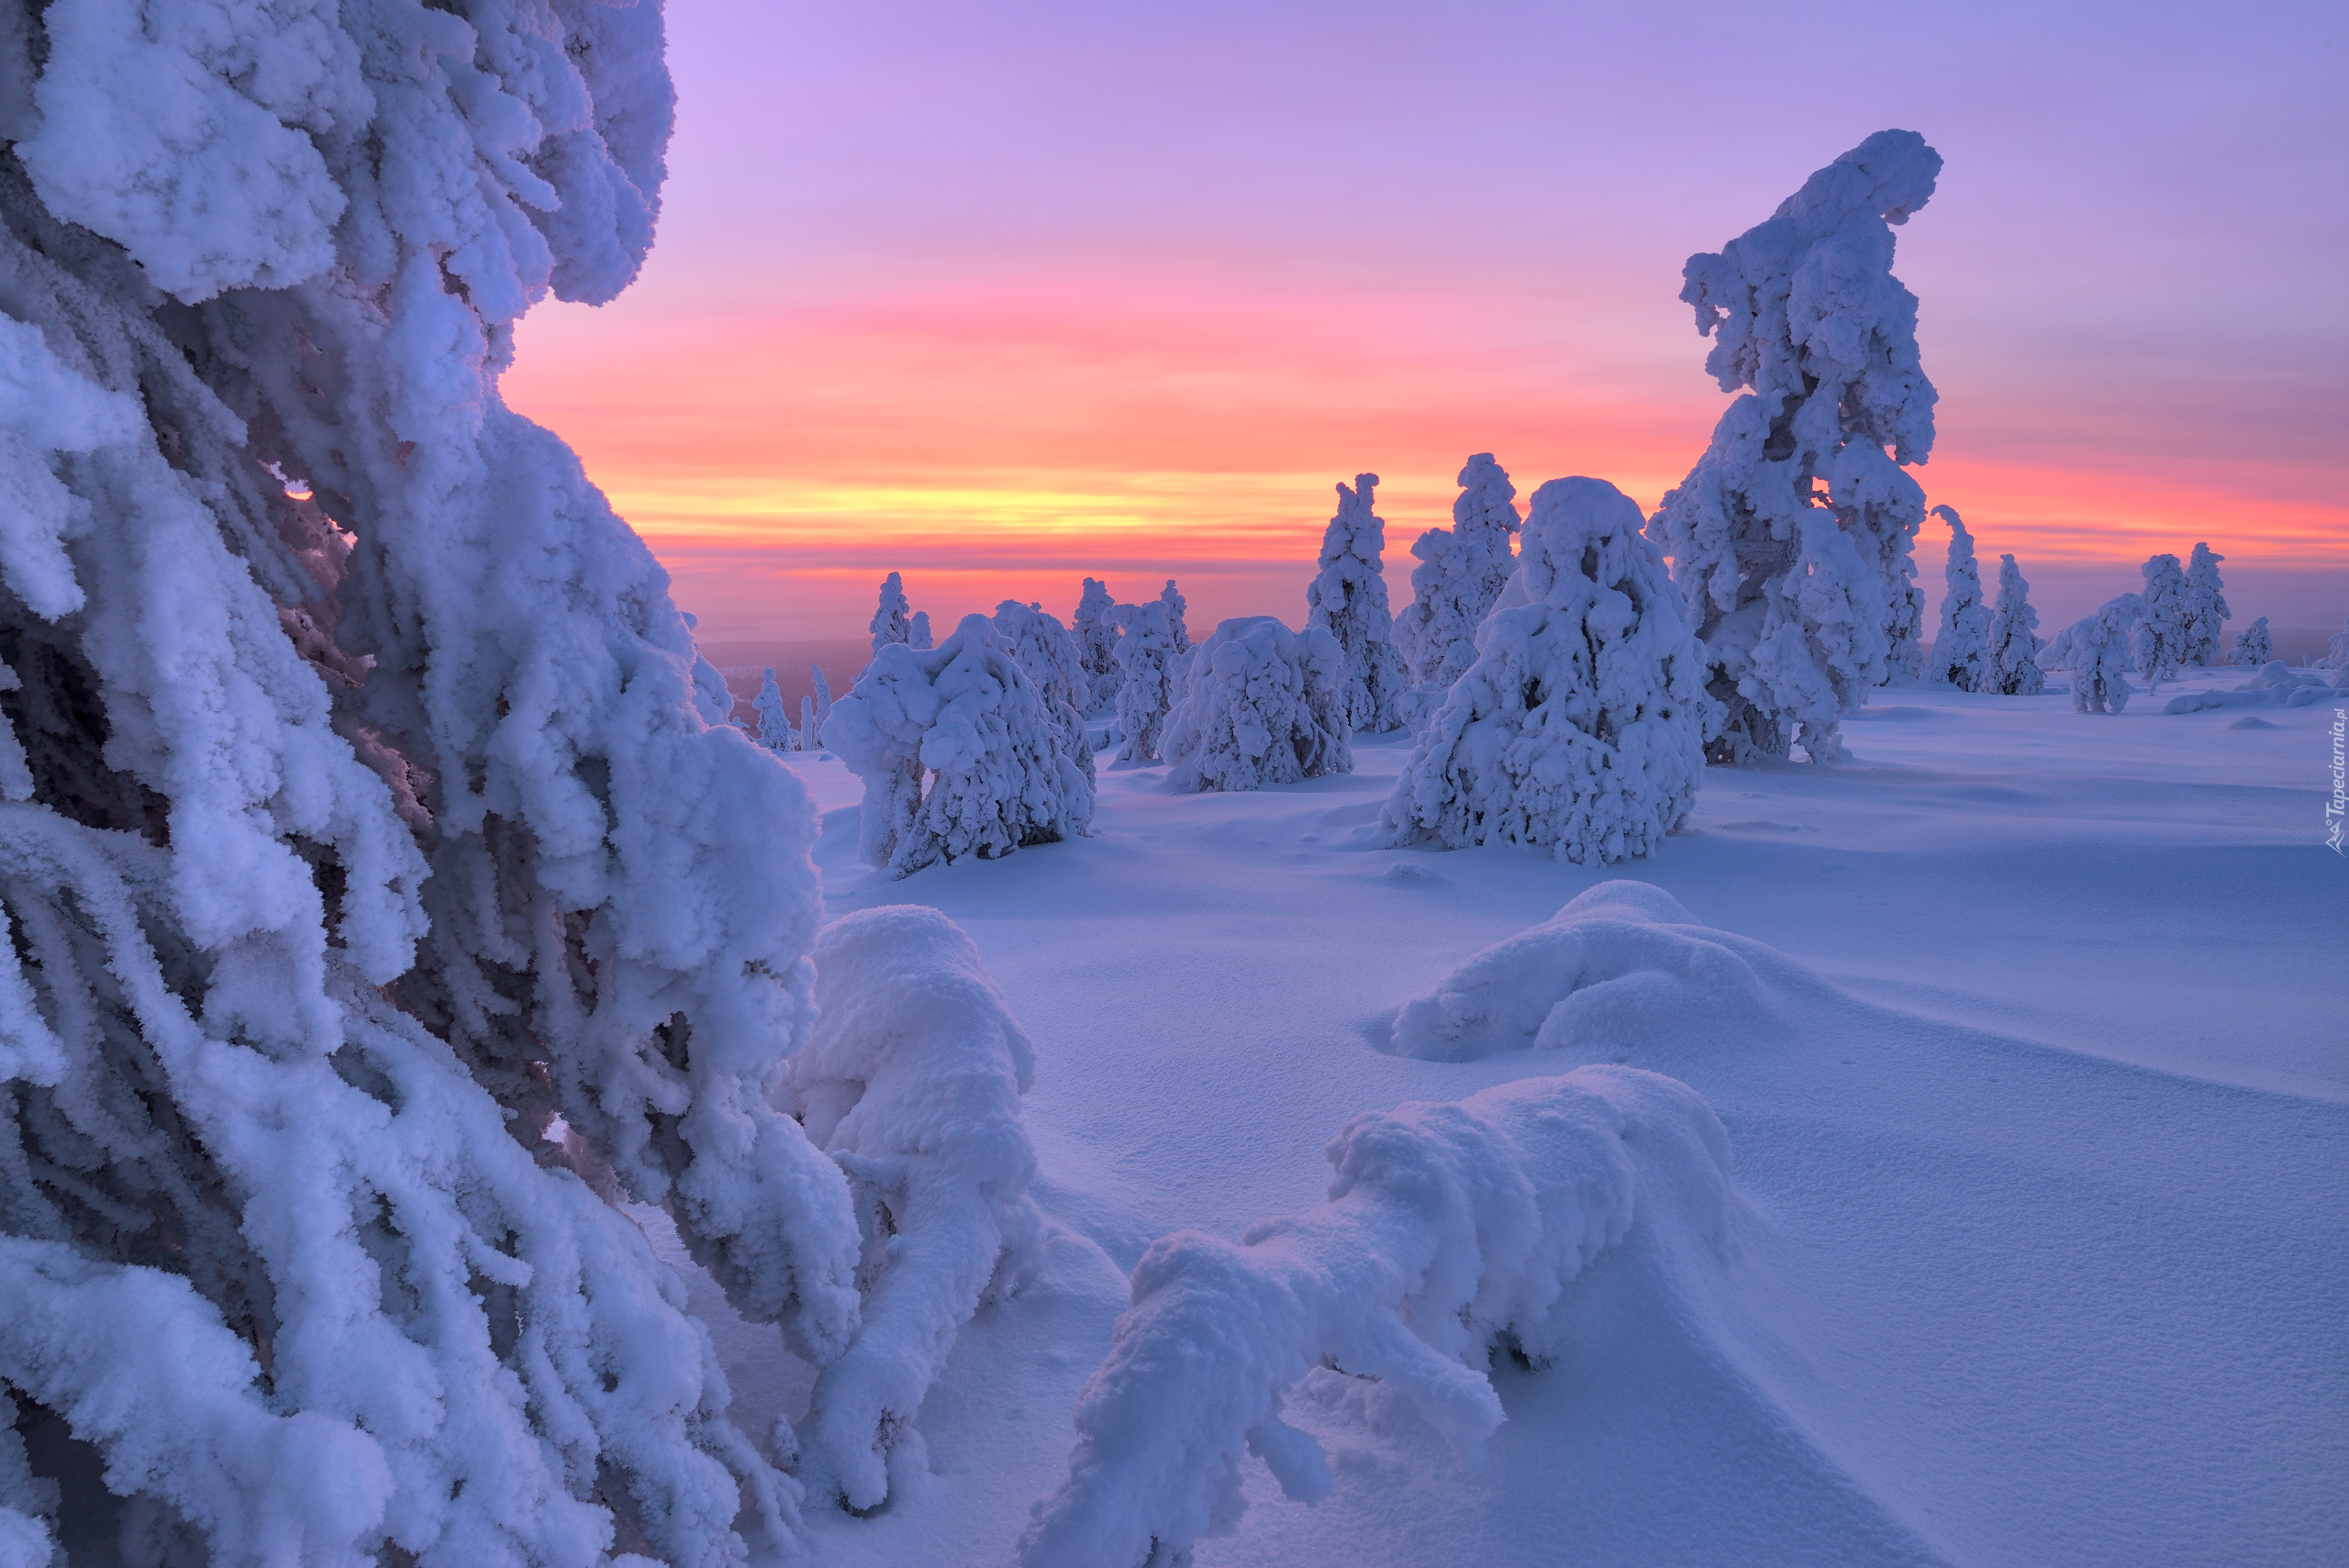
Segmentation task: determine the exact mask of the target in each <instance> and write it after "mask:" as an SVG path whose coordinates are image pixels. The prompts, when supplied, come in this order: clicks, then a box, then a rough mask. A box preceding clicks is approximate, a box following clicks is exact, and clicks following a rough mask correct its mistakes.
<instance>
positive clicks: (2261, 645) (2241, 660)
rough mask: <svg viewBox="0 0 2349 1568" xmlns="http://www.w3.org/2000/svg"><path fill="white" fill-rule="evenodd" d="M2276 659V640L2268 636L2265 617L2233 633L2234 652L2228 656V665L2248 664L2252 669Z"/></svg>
mask: <svg viewBox="0 0 2349 1568" xmlns="http://www.w3.org/2000/svg"><path fill="white" fill-rule="evenodd" d="M2275 657H2276V639H2274V638H2273V637H2271V636H2269V635H2268V632H2267V617H2266V616H2261V617H2259V618H2258V619H2257V620H2255V621H2253V622H2252V623H2251V624H2250V625H2249V626H2247V627H2245V628H2243V629H2242V630H2241V631H2239V632H2237V633H2235V646H2234V651H2233V652H2232V654H2230V655H2229V657H2228V660H2227V662H2229V663H2230V664H2248V665H2250V666H2252V667H2253V668H2254V669H2256V668H2258V667H2259V666H2260V665H2263V664H2266V662H2269V661H2270V660H2272V659H2274V658H2275Z"/></svg>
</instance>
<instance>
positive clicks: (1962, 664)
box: [1932, 506, 2013, 692]
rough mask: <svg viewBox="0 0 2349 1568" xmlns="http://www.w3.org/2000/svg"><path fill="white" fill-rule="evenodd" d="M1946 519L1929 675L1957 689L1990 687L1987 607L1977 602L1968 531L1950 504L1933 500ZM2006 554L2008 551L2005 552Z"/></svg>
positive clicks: (1978, 583)
mask: <svg viewBox="0 0 2349 1568" xmlns="http://www.w3.org/2000/svg"><path fill="white" fill-rule="evenodd" d="M1933 516H1935V517H1939V518H1941V519H1942V520H1943V522H1945V523H1947V524H1948V525H1949V563H1948V564H1947V565H1946V566H1945V567H1944V568H1943V583H1944V584H1946V586H1945V589H1944V591H1943V595H1942V623H1941V629H1940V630H1939V631H1938V632H1937V633H1936V634H1935V635H1934V637H1933V651H1932V677H1933V679H1935V680H1937V681H1945V682H1947V683H1948V684H1951V685H1953V686H1955V687H1956V688H1957V689H1958V690H1959V691H1961V692H1979V691H1985V690H1987V689H1989V688H1990V687H1991V685H1992V684H1993V683H1994V681H1995V678H1996V677H1995V675H1994V673H1993V672H1994V669H1995V666H1994V664H1993V662H1992V660H1991V655H1990V612H1989V611H1988V610H1987V609H1986V608H1984V607H1983V604H1982V573H1981V570H1980V568H1978V567H1977V566H1976V564H1975V562H1974V536H1973V535H1972V534H1969V533H1967V532H1966V531H1965V522H1964V521H1963V520H1962V519H1961V518H1960V517H1958V515H1957V508H1956V507H1954V506H1936V507H1934V508H1933ZM2008 559H2009V560H2010V561H2011V560H2012V559H2013V557H2011V556H2009V558H2008Z"/></svg>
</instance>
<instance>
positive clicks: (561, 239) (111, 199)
mask: <svg viewBox="0 0 2349 1568" xmlns="http://www.w3.org/2000/svg"><path fill="white" fill-rule="evenodd" d="M462 13H463V14H462V15H460V14H458V12H457V11H456V10H455V9H452V8H448V7H439V6H419V5H412V4H406V3H405V0H400V3H395V0H344V3H342V4H341V5H340V6H326V5H321V4H302V3H298V0H297V3H289V4H262V3H261V0H184V3H181V4H175V5H171V6H146V7H140V8H133V7H129V6H124V5H118V4H109V3H106V0H51V3H50V4H48V5H46V6H29V5H27V4H25V3H24V0H0V17H5V18H6V21H7V23H8V25H7V26H6V27H5V28H0V79H4V80H5V81H6V83H7V88H6V94H5V96H0V113H4V114H5V117H6V128H5V131H0V135H5V136H6V137H8V138H12V139H13V141H12V144H11V145H9V146H8V147H6V149H5V150H0V366H5V369H0V428H5V430H6V435H5V437H0V468H5V469H6V482H5V483H6V491H7V495H8V497H9V499H8V502H7V504H6V506H0V661H4V662H5V663H6V667H7V670H8V672H9V673H8V676H7V678H6V681H0V685H5V686H6V688H7V690H6V695H5V697H0V713H5V717H6V720H7V723H6V727H5V728H6V735H5V740H4V741H0V903H5V905H6V910H7V915H8V918H9V925H10V929H11V932H12V934H13V937H14V940H13V941H12V942H11V943H10V944H7V946H6V949H5V950H0V1019H5V1022H0V1383H5V1384H6V1386H7V1388H8V1390H9V1392H10V1396H11V1399H10V1401H9V1402H10V1403H11V1404H13V1405H15V1406H16V1407H17V1411H18V1413H19V1414H20V1417H21V1418H22V1420H25V1421H29V1422H35V1423H39V1422H46V1421H62V1422H63V1423H64V1424H65V1425H66V1426H67V1427H68V1428H69V1429H70V1430H71V1431H72V1435H73V1436H74V1437H75V1438H76V1439H78V1440H83V1441H85V1442H88V1443H91V1444H93V1445H95V1447H96V1449H97V1450H98V1451H100V1453H101V1454H102V1456H103V1457H104V1459H105V1460H106V1465H107V1469H106V1475H107V1478H108V1481H109V1484H110V1485H113V1486H114V1487H115V1488H117V1490H118V1491H119V1492H121V1493H124V1494H135V1495H136V1497H135V1499H134V1500H133V1502H132V1504H130V1505H128V1506H127V1507H126V1514H127V1515H128V1514H131V1513H137V1514H139V1516H140V1517H139V1518H138V1519H137V1520H136V1521H135V1522H136V1523H137V1525H138V1529H137V1530H136V1532H135V1533H136V1534H138V1535H139V1538H140V1540H143V1541H144V1542H145V1544H146V1546H147V1547H149V1548H151V1549H152V1550H151V1551H148V1552H146V1553H145V1555H146V1557H147V1559H148V1560H149V1561H160V1560H162V1559H163V1558H166V1557H168V1558H169V1559H170V1560H172V1561H208V1562H216V1563H220V1564H224V1565H228V1564H262V1563H272V1564H275V1563H293V1562H299V1563H303V1564H324V1565H342V1564H349V1565H351V1568H356V1565H357V1564H359V1563H362V1562H382V1561H397V1562H414V1563H417V1564H421V1565H425V1568H481V1565H485V1564H507V1563H512V1564H521V1563H530V1564H571V1565H578V1568H587V1565H590V1564H595V1563H598V1562H606V1561H607V1560H609V1559H610V1558H612V1557H613V1556H614V1555H615V1554H618V1553H623V1552H634V1553H640V1554H649V1555H651V1556H656V1557H658V1558H659V1559H661V1560H662V1561H663V1562H667V1563H670V1564H673V1565H679V1568H682V1565H685V1564H696V1565H700V1564H711V1565H715V1564H719V1563H725V1562H739V1561H740V1560H741V1559H742V1557H743V1555H744V1552H745V1545H744V1543H743V1541H742V1540H740V1539H739V1538H738V1536H737V1534H736V1529H737V1521H738V1518H739V1519H740V1520H742V1521H744V1523H745V1524H746V1525H747V1526H748V1527H749V1528H751V1529H753V1530H754V1531H755V1530H760V1529H763V1530H764V1531H766V1532H768V1533H770V1534H783V1533H786V1532H788V1530H789V1529H790V1526H791V1520H792V1517H793V1515H794V1513H795V1511H796V1503H795V1498H796V1486H795V1485H793V1484H792V1483H791V1482H789V1481H788V1480H787V1479H785V1477H782V1476H780V1475H779V1474H777V1473H775V1472H774V1469H773V1468H772V1467H771V1466H770V1465H769V1463H768V1462H767V1461H766V1460H765V1459H764V1458H763V1457H762V1456H761V1454H760V1453H759V1451H757V1450H756V1449H755V1448H754V1447H753V1446H752V1444H751V1442H749V1441H748V1440H745V1439H744V1438H743V1437H742V1436H741V1435H740V1434H739V1433H738V1432H737V1431H736V1430H735V1429H734V1427H733V1425H732V1424H731V1422H730V1420H729V1418H728V1415H727V1407H728V1396H727V1391H726V1385H725V1382H724V1380H723V1378H722V1376H721V1375H720V1373H719V1372H718V1365H717V1362H716V1358H715V1356H714V1354H713V1353H712V1350H711V1346H710V1341H709V1339H708V1337H707V1334H706V1332H705V1331H704V1330H703V1329H702V1327H701V1325H700V1324H699V1323H697V1322H696V1321H695V1320H694V1319H692V1318H689V1317H687V1316H685V1313H684V1312H683V1310H682V1309H681V1305H680V1304H681V1303H682V1302H683V1300H684V1295H683V1292H682V1289H681V1287H680V1284H679V1282H678V1281H677V1279H676V1278H675V1277H674V1274H673V1273H671V1272H670V1271H669V1270H668V1269H667V1268H665V1267H664V1266H663V1265H662V1263H661V1262H659V1261H658V1260H657V1259H656V1258H655V1256H654V1255H653V1253H652V1251H651V1249H650V1247H649V1246H648V1244H647V1242H646V1240H645V1239H644V1237H643V1235H642V1233H641V1231H640V1229H638V1227H637V1226H636V1225H635V1224H634V1223H633V1222H632V1221H630V1220H629V1219H627V1218H623V1217H622V1216H620V1215H619V1214H618V1212H617V1211H616V1210H615V1209H614V1208H613V1207H611V1206H610V1204H609V1203H608V1202H607V1198H606V1197H605V1196H603V1195H615V1196H616V1195H621V1194H626V1195H633V1196H634V1197H636V1198H638V1199H640V1200H642V1201H644V1202H647V1203H653V1204H659V1205H662V1206H663V1207H666V1208H667V1210H668V1212H669V1213H670V1214H671V1215H672V1216H673V1217H674V1219H675V1221H676V1224H677V1228H678V1229H679V1230H680V1232H681V1233H682V1234H683V1236H684V1238H685V1241H686V1243H687V1245H688V1246H690V1247H691V1249H692V1250H693V1251H694V1253H695V1255H696V1257H697V1258H698V1259H700V1260H701V1261H702V1262H704V1263H705V1264H707V1266H708V1267H709V1268H710V1269H711V1271H712V1272H713V1273H715V1274H716V1276H717V1277H718V1280H719V1281H720V1282H721V1283H722V1284H724V1286H725V1287H726V1289H727V1291H728V1293H729V1296H731V1297H732V1299H733V1301H734V1303H735V1304H736V1305H737V1306H738V1307H740V1309H741V1311H742V1312H743V1313H744V1314H745V1315H746V1316H749V1317H751V1318H755V1319H763V1320H769V1321H774V1320H780V1321H781V1322H782V1323H784V1325H785V1328H786V1329H787V1330H788V1331H789V1332H790V1333H791V1334H792V1335H793V1337H794V1339H795V1340H796V1343H797V1344H798V1345H799V1346H800V1347H801V1348H802V1349H803V1350H805V1351H807V1354H808V1355H810V1356H811V1357H813V1358H814V1359H815V1360H817V1361H818V1362H829V1361H831V1360H833V1359H836V1358H837V1357H838V1356H839V1355H840V1354H841V1351H843V1350H844V1349H845V1348H846V1347H847V1346H848V1345H849V1344H850V1343H851V1342H852V1339H853V1337H854V1334H855V1330H856V1328H857V1325H858V1321H859V1302H858V1298H857V1295H856V1290H855V1270H856V1265H857V1259H858V1254H859V1235H858V1230H857V1226H856V1221H855V1216H854V1212H853V1209H852V1205H851V1201H850V1190H849V1186H848V1184H847V1182H846V1181H845V1180H844V1178H843V1177H842V1175H841V1171H840V1168H839V1167H838V1166H837V1165H836V1164H834V1163H833V1162H832V1161H830V1160H829V1159H828V1158H826V1157H825V1155H824V1154H823V1153H822V1152H821V1151H818V1150H817V1149H816V1148H815V1147H814V1146H813V1145H812V1144H810V1142H809V1141H808V1140H807V1137H806V1135H805V1133H804V1132H803V1130H802V1129H801V1127H800V1125H799V1123H797V1122H796V1121H795V1120H793V1119H792V1118H790V1117H788V1116H785V1115H784V1114H782V1113H781V1112H779V1111H777V1110H776V1109H774V1107H773V1106H772V1105H771V1104H770V1103H769V1100H768V1093H769V1091H770V1089H771V1088H773V1087H774V1084H775V1080H776V1078H777V1076H778V1075H779V1073H780V1072H781V1069H782V1064H783V1062H784V1060H785V1057H786V1056H787V1055H788V1054H789V1052H790V1051H791V1050H792V1049H793V1047H794V1046H795V1045H796V1043H797V1041H798V1040H799V1039H800V1037H801V1036H802V1035H803V1033H804V1032H805V1030H806V1028H807V1019H808V1016H809V1000H808V998H809V992H810V987H811V984H812V973H811V970H810V967H809V965H808V963H807V953H808V951H809V948H810V945H811V943H812V941H813V940H814V937H815V928H816V921H817V913H818V899H817V887H816V880H815V874H814V871H813V867H812V864H811V862H810V861H809V858H808V851H809V848H810V846H811V844H812V841H813V837H814V829H815V820H814V813H813V809H812V806H811V805H810V803H809V801H808V799H807V795H806V792H805V791H804V790H803V789H802V788H801V787H800V785H799V784H798V783H797V781H796V778H795V776H794V775H793V774H792V773H790V772H789V771H788V770H785V769H782V768H777V767H775V766H774V765H773V764H772V762H769V761H768V760H766V759H764V758H762V757H761V756H759V755H758V752H757V751H756V748H755V747H754V746H753V745H752V743H751V741H750V740H749V739H748V738H747V737H745V736H743V735H741V734H740V733H739V732H737V731H736V730H734V729H732V728H713V727H711V726H710V725H709V724H708V723H707V721H706V719H705V717H703V715H702V714H701V713H700V712H699V711H698V709H697V706H696V694H697V687H696V681H695V678H694V669H695V654H694V650H693V643H692V640H691V636H690V633H689V630H688V628H687V627H686V625H685V620H684V619H683V617H681V616H680V615H679V614H678V612H677V610H676V609H675V607H674V606H673V605H672V604H671V602H670V600H669V596H668V592H667V579H666V577H665V574H664V573H662V570H661V568H660V567H659V566H658V564H656V563H655V562H654V561H653V559H652V557H651V554H650V553H649V552H648V551H647V550H645V548H644V546H643V544H642V543H641V542H640V540H639V539H637V538H636V537H635V536H634V535H633V534H631V533H630V532H629V530H628V528H626V527H625V526H624V525H623V524H622V523H621V522H620V521H619V519H618V518H617V517H614V516H613V515H612V513H611V511H610V510H609V509H608V507H607V506H606V504H605V502H604V500H603V498H602V496H601V495H599V494H598V493H597V492H596V489H595V487H594V486H593V485H591V484H588V483H587V482H586V480H585V478H584V475H583V474H582V473H581V470H580V467H579V464H578V462H577V461H576V460H575V459H574V458H573V456H572V454H571V453H570V452H569V451H568V450H566V449H565V448H564V447H563V446H562V443H561V442H560V441H558V440H557V439H555V438H554V437H552V436H551V435H550V434H548V433H547V432H545V431H543V430H540V429H539V428H536V427H535V426H533V425H531V424H530V423H529V422H528V421H527V420H524V419H522V418H520V417H518V416H517V415H515V414H513V413H511V412H510V411H509V410H507V407H506V406H504V404H503V402H502V401H501V399H500V397H499V395H498V390H497V379H496V378H497V375H498V373H499V372H500V371H501V370H502V369H503V368H504V366H505V365H506V363H507V358H508V356H509V354H510V352H511V350H512V345H513V334H514V325H515V322H516V320H517V318H518V317H519V316H520V314H521V313H522V311H523V310H524V309H525V308H526V307H527V306H529V304H531V303H532V302H533V301H534V300H537V299H539V298H540V297H542V296H543V295H545V294H547V293H548V292H550V291H552V292H554V293H557V294H558V295H562V296H564V297H568V298H572V299H584V300H602V299H607V298H609V297H611V296H612V295H614V294H616V293H617V292H618V290H619V289H620V288H621V287H623V286H624V285H625V284H627V283H628V281H629V278H630V277H631V276H632V275H633V273H634V272H635V270H636V267H637V265H638V262H639V261H640V259H641V257H642V255H643V253H644V250H645V247H646V245H647V244H648V243H649V241H650V238H651V225H652V220H653V217H654V199H655V193H656V192H657V190H658V188H659V184H660V181H661V178H662V149H663V146H664V144H665V142H666V139H667V135H668V128H669V121H670V91H669V86H668V81H667V77H666V74H665V72H664V70H663V68H662V35H661V25H662V23H661V13H660V10H659V7H658V6H657V5H651V4H646V5H639V6H632V7H621V6H603V5H583V4H577V3H575V0H528V3H525V0H467V4H466V5H465V6H463V7H462ZM35 45H38V48H37V49H36V48H35V47H34V46H35ZM36 62H37V63H36ZM36 75H37V77H38V80H37V82H35V81H34V78H35V77H36ZM28 82H33V85H32V87H31V90H30V94H29V96H28V95H27V94H26V93H25V92H24V91H23V89H24V87H25V84H26V83H28ZM280 474H282V475H285V476H290V477H292V478H294V479H296V480H299V481H302V482H303V484H301V485H299V486H289V485H287V484H284V483H282V482H281V480H280V479H279V478H278V477H277V476H278V475H280ZM289 491H295V492H298V493H299V494H303V495H307V496H309V498H308V499H295V495H293V494H289ZM557 1118H560V1125H561V1126H562V1128H563V1129H565V1130H564V1132H563V1134H562V1142H561V1143H560V1144H557V1143H552V1142H549V1141H548V1140H547V1134H548V1133H549V1132H550V1131H551V1129H554V1128H555V1127H556V1126H557ZM599 1194H602V1195H599ZM0 1448H5V1449H6V1450H7V1453H6V1457H5V1458H0V1470H6V1471H7V1472H9V1473H12V1474H13V1473H14V1472H15V1470H16V1467H17V1466H16V1462H17V1460H18V1459H19V1458H21V1452H20V1451H19V1449H18V1448H17V1439H16V1438H15V1436H14V1429H13V1428H12V1429H10V1431H9V1432H8V1433H7V1434H6V1435H0ZM22 1501H32V1502H34V1503H35V1504H36V1505H37V1504H38V1503H39V1499H38V1498H33V1497H31V1496H29V1491H28V1489H25V1488H17V1487H15V1486H14V1485H12V1486H11V1492H10V1498H9V1500H8V1502H7V1503H6V1507H8V1508H9V1509H10V1510H11V1511H12V1512H13V1513H15V1514H16V1515H17V1518H12V1519H10V1520H9V1521H7V1524H6V1529H8V1530H9V1531H10V1532H12V1533H13V1534H14V1535H15V1536H16V1537H17V1539H18V1540H24V1539H26V1538H27V1537H28V1535H29V1536H34V1537H38V1535H39V1534H42V1533H46V1527H45V1526H44V1525H43V1524H42V1523H41V1522H40V1521H39V1518H38V1517H37V1515H33V1514H27V1513H26V1512H25V1510H24V1509H23V1508H21V1507H18V1504H19V1502H22ZM28 1521H30V1522H29V1523H28ZM33 1550H34V1551H39V1547H38V1546H36V1547H35V1548H33ZM134 1560H136V1559H134ZM638 1560H640V1559H638Z"/></svg>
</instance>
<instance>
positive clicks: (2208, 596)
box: [2181, 544, 2234, 665]
mask: <svg viewBox="0 0 2349 1568" xmlns="http://www.w3.org/2000/svg"><path fill="white" fill-rule="evenodd" d="M2225 559H2226V557H2225V556H2223V555H2216V554H2213V553H2212V552H2211V550H2210V546H2209V545H2207V544H2197V545H2196V546H2195V547H2194V558H2193V559H2192V560H2191V561H2189V562H2187V566H2186V616H2185V620H2186V625H2185V639H2184V640H2185V646H2184V648H2183V649H2182V650H2181V657H2183V658H2184V660H2185V662H2187V663H2188V664H2204V665H2208V664H2216V663H2219V662H2221V659H2222V658H2223V657H2224V655H2225V651H2226V646H2227V644H2226V635H2227V622H2228V620H2229V619H2230V618H2231V617H2232V616H2233V615H2234V611H2233V610H2232V609H2230V608H2229V607H2228V606H2227V595H2226V593H2225V587H2226V584H2225V582H2224V580H2223V579H2221V577H2220V575H2219V562H2221V561H2224V560H2225Z"/></svg>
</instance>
